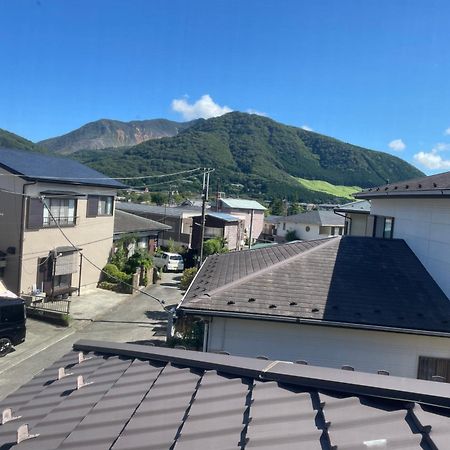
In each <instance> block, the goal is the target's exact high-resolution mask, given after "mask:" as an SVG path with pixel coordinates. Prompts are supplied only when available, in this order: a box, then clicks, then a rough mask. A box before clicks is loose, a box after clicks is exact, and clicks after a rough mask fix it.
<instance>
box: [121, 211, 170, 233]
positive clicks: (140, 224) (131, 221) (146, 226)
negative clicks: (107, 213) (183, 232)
mask: <svg viewBox="0 0 450 450" xmlns="http://www.w3.org/2000/svg"><path fill="white" fill-rule="evenodd" d="M170 229H172V227H171V226H170V225H166V224H164V223H160V222H157V221H156V220H151V219H146V218H145V217H140V216H137V215H136V214H131V213H127V212H125V211H121V210H119V209H116V211H115V213H114V234H123V233H135V232H142V231H163V230H170Z"/></svg>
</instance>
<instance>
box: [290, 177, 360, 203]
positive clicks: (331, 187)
mask: <svg viewBox="0 0 450 450" xmlns="http://www.w3.org/2000/svg"><path fill="white" fill-rule="evenodd" d="M297 180H298V181H299V183H300V184H301V185H302V186H305V187H306V188H307V189H309V190H310V191H317V192H324V193H326V194H330V195H332V196H333V197H338V198H346V199H347V200H354V198H353V195H352V194H354V193H355V192H359V191H360V190H361V187H359V186H338V185H335V184H331V183H328V181H322V180H306V179H305V178H297Z"/></svg>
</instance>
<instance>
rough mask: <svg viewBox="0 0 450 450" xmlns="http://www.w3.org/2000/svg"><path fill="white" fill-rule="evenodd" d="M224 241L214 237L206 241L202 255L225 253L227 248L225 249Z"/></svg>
mask: <svg viewBox="0 0 450 450" xmlns="http://www.w3.org/2000/svg"><path fill="white" fill-rule="evenodd" d="M226 243H227V242H226V239H223V238H220V237H216V238H212V239H208V240H206V241H205V242H204V244H203V255H204V256H210V255H214V254H215V253H226V252H228V248H227V247H226Z"/></svg>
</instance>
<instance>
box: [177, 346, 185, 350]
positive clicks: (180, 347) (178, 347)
mask: <svg viewBox="0 0 450 450" xmlns="http://www.w3.org/2000/svg"><path fill="white" fill-rule="evenodd" d="M174 348H177V349H178V350H186V347H185V346H184V345H175V347H174Z"/></svg>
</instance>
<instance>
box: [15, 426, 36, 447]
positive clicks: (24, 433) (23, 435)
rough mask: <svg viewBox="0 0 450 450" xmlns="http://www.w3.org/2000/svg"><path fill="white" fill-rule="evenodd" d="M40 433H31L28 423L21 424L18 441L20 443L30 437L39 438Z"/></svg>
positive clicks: (18, 430)
mask: <svg viewBox="0 0 450 450" xmlns="http://www.w3.org/2000/svg"><path fill="white" fill-rule="evenodd" d="M38 436H39V434H30V432H29V430H28V424H27V423H24V424H23V425H20V427H19V428H17V443H18V444H20V443H21V442H23V441H26V440H28V439H33V438H37V437H38Z"/></svg>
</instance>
